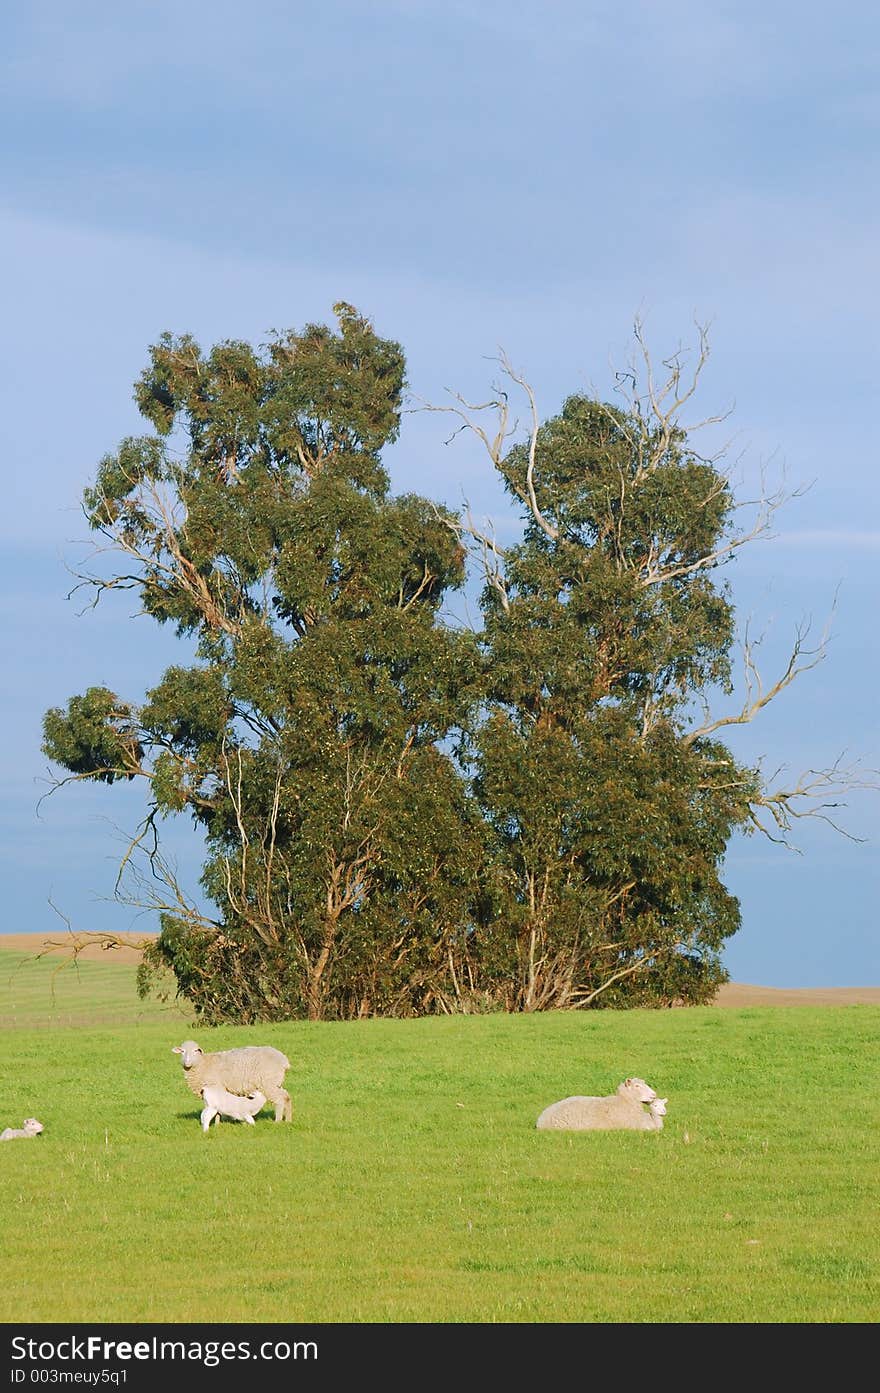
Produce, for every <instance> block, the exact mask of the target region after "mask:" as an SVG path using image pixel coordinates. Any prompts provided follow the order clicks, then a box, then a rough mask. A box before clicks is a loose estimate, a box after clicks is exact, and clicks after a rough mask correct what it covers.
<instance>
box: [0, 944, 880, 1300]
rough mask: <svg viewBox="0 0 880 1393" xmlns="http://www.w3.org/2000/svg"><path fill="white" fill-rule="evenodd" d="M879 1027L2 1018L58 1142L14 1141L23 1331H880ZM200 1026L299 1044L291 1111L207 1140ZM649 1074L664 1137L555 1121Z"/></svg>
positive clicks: (698, 1015)
mask: <svg viewBox="0 0 880 1393" xmlns="http://www.w3.org/2000/svg"><path fill="white" fill-rule="evenodd" d="M96 966H101V964H96ZM96 980H97V979H96ZM134 1009H137V1007H135V1008H134ZM4 1014H5V1013H4ZM878 1032H880V1009H878V1008H877V1007H874V1006H849V1007H841V1008H838V1007H821V1008H807V1007H797V1008H789V1009H785V1008H778V1007H776V1008H750V1009H743V1010H729V1009H725V1010H721V1009H719V1008H713V1007H705V1008H696V1009H691V1010H683V1011H658V1012H651V1011H632V1012H597V1013H592V1014H568V1013H554V1014H548V1015H541V1016H521V1017H505V1016H488V1017H458V1018H443V1019H430V1020H419V1021H363V1022H352V1023H346V1024H310V1023H307V1022H297V1023H291V1024H288V1025H277V1026H269V1027H258V1028H254V1029H244V1028H242V1029H232V1028H224V1029H223V1030H218V1031H208V1030H195V1031H194V1029H193V1028H192V1027H191V1026H186V1025H185V1024H184V1023H182V1022H180V1021H179V1020H169V1019H167V1018H165V1019H155V1018H154V1019H146V1018H143V1017H142V1018H141V1019H139V1020H137V1021H136V1022H132V1023H130V1024H128V1025H125V1026H116V1027H114V1028H106V1027H105V1028H101V1029H88V1028H80V1029H76V1030H70V1029H60V1028H56V1027H50V1028H45V1027H44V1028H42V1029H39V1030H24V1029H14V1030H5V1031H2V1032H0V1050H2V1058H3V1069H2V1080H3V1082H2V1085H0V1098H2V1110H0V1126H2V1125H8V1124H9V1123H12V1124H14V1125H20V1123H21V1119H22V1118H23V1117H24V1116H26V1115H29V1114H34V1115H36V1116H37V1117H39V1118H40V1119H41V1120H42V1121H43V1122H44V1123H45V1126H46V1131H45V1133H44V1135H43V1136H42V1137H40V1138H37V1139H35V1140H33V1141H22V1142H12V1143H6V1144H3V1145H0V1213H2V1215H3V1222H2V1228H0V1232H2V1245H0V1246H2V1248H3V1250H4V1253H5V1256H4V1258H3V1267H4V1280H3V1283H2V1289H0V1320H2V1321H4V1322H9V1321H15V1320H27V1321H37V1322H45V1321H74V1322H84V1321H89V1320H98V1319H100V1320H102V1321H105V1322H106V1321H209V1322H212V1323H218V1322H227V1321H228V1322H234V1321H245V1322H250V1321H266V1322H285V1321H292V1322H308V1321H358V1322H360V1321H370V1322H388V1321H407V1322H408V1321H429V1322H444V1321H447V1322H448V1321H454V1322H477V1321H479V1322H492V1321H517V1322H551V1321H566V1322H570V1321H578V1322H873V1321H875V1320H876V1319H877V1315H878V1312H880V1280H878V1278H880V1272H878V1260H880V1250H878V1244H877V1213H878V1199H880V1195H878V1188H880V1127H878V1122H880V1116H878V1105H877V1103H876V1101H875V1099H876V1080H877V1077H878V1047H877V1042H878ZM193 1033H195V1034H196V1035H197V1036H198V1037H199V1038H200V1039H201V1040H202V1043H203V1044H205V1045H206V1046H208V1047H223V1046H228V1045H232V1044H240V1043H247V1042H267V1043H272V1044H275V1045H278V1046H280V1047H281V1048H282V1049H284V1050H285V1051H286V1052H287V1054H288V1055H289V1057H290V1059H291V1060H292V1061H293V1067H292V1068H291V1070H290V1072H289V1074H288V1076H287V1083H288V1087H289V1089H290V1091H291V1093H292V1095H293V1099H294V1121H293V1124H292V1125H287V1126H276V1125H275V1124H274V1123H273V1122H272V1121H271V1119H270V1116H269V1115H268V1114H263V1115H261V1117H260V1118H259V1119H258V1121H257V1125H256V1127H255V1128H250V1127H244V1126H241V1125H236V1124H233V1123H229V1122H227V1123H223V1124H221V1125H220V1126H219V1127H218V1128H212V1129H211V1131H210V1133H209V1134H208V1135H203V1134H202V1132H201V1130H200V1127H199V1123H198V1111H199V1102H198V1100H197V1099H196V1098H194V1097H193V1096H192V1094H190V1093H189V1092H188V1091H187V1089H186V1087H185V1084H184V1081H183V1076H182V1070H181V1069H180V1065H179V1062H178V1060H177V1058H176V1057H175V1056H174V1055H172V1054H171V1046H172V1045H174V1044H176V1043H178V1041H179V1040H180V1039H182V1038H184V1037H185V1036H187V1035H191V1034H193ZM631 1073H635V1074H640V1075H642V1076H643V1077H646V1078H647V1079H648V1080H649V1081H650V1082H651V1083H652V1084H654V1086H655V1087H656V1088H657V1089H658V1091H659V1092H660V1093H661V1094H663V1095H666V1096H668V1098H669V1112H668V1115H667V1118H666V1126H665V1128H664V1130H663V1131H662V1132H660V1133H630V1132H624V1133H594V1134H592V1135H590V1134H581V1135H571V1134H565V1133H559V1134H553V1133H544V1132H537V1131H536V1130H535V1127H534V1121H535V1118H536V1116H537V1114H538V1112H539V1111H540V1109H541V1108H542V1107H543V1106H544V1105H545V1104H546V1103H548V1102H550V1101H552V1100H553V1099H555V1098H559V1097H562V1096H564V1095H566V1094H569V1093H575V1092H606V1091H610V1090H611V1089H613V1088H614V1086H615V1085H616V1084H617V1082H618V1081H619V1080H620V1079H621V1078H623V1077H624V1076H625V1075H626V1074H631Z"/></svg>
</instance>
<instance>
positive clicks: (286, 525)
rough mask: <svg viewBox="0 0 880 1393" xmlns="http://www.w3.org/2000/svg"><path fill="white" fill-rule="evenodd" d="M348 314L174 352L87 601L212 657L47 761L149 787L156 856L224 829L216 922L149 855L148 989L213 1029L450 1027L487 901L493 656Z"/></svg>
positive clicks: (74, 709)
mask: <svg viewBox="0 0 880 1393" xmlns="http://www.w3.org/2000/svg"><path fill="white" fill-rule="evenodd" d="M336 314H337V317H338V331H337V332H333V331H331V330H330V329H328V328H327V327H325V326H320V325H309V326H307V327H306V328H305V329H304V330H303V331H302V332H300V333H294V332H291V333H288V334H284V335H279V336H276V337H274V338H273V339H272V341H271V342H270V344H269V345H268V347H267V349H266V350H265V351H264V352H262V353H258V352H256V351H255V350H254V349H253V348H252V347H251V346H250V345H248V344H245V343H236V342H228V343H222V344H219V345H218V346H217V347H215V348H214V349H213V350H212V351H211V352H209V353H207V354H205V353H203V352H202V351H201V349H200V348H199V346H198V345H197V344H196V343H195V342H194V341H193V340H192V339H191V338H188V337H183V338H172V337H171V336H168V335H165V336H163V338H162V339H161V340H160V342H159V343H158V344H157V345H156V346H155V347H154V348H153V349H152V350H151V352H150V362H149V365H148V367H147V369H146V370H145V372H144V373H143V375H142V376H141V378H140V380H139V381H138V383H137V385H136V388H135V397H136V400H137V404H138V406H139V408H140V410H141V412H142V414H143V415H144V417H145V418H146V419H147V421H148V422H149V423H150V425H151V426H152V427H153V432H152V433H150V434H147V435H145V436H141V437H138V438H136V439H127V440H125V441H123V442H122V444H121V446H120V447H119V449H118V450H117V451H116V452H115V453H113V454H112V455H108V456H107V457H106V458H105V459H104V460H103V461H102V462H101V465H100V467H99V469H98V474H97V479H96V482H95V484H94V487H92V488H90V489H89V490H88V491H87V493H86V496H85V504H86V509H87V513H88V517H89V521H90V523H91V526H92V527H93V528H94V529H95V530H96V531H97V532H98V533H99V534H101V536H102V537H103V539H104V541H105V542H106V545H107V549H108V550H109V553H110V555H111V556H112V557H113V558H116V560H117V561H118V560H119V559H120V558H121V560H122V563H123V564H122V565H117V566H116V568H115V569H114V570H113V571H112V573H111V574H110V575H109V576H107V575H106V573H105V574H104V575H103V577H93V578H92V579H91V582H90V583H91V584H93V585H94V586H95V587H96V588H97V591H98V593H99V594H100V593H101V592H103V591H105V590H109V589H114V588H117V587H119V586H125V587H132V588H134V589H135V590H136V591H137V592H138V595H139V597H140V600H141V604H142V606H143V609H144V610H145V611H146V612H147V613H148V614H150V615H152V616H153V617H154V618H155V619H156V620H157V621H158V622H159V623H163V624H164V623H170V624H173V625H174V626H175V628H176V630H177V632H178V633H179V634H181V635H191V636H193V637H194V638H195V640H196V644H197V661H196V662H195V663H194V664H193V665H191V666H187V667H184V666H174V667H171V668H170V669H169V670H168V671H167V672H166V673H165V674H164V676H163V677H162V679H161V681H160V682H159V683H158V685H157V686H156V687H154V688H153V689H152V690H151V691H149V692H148V693H147V694H146V697H145V699H144V700H143V701H141V702H139V703H134V702H131V701H126V700H123V699H121V698H119V697H118V696H116V695H115V694H114V693H111V692H109V691H107V690H106V689H103V688H91V689H89V690H88V691H87V692H86V693H85V694H84V695H82V696H77V697H74V698H73V699H72V700H71V701H70V702H69V703H68V705H67V707H66V709H58V708H56V709H53V710H51V711H49V712H48V713H47V715H46V717H45V723H44V724H45V743H44V749H45V751H46V753H47V754H48V755H49V756H50V757H51V758H52V759H53V760H54V761H56V762H57V763H58V764H60V765H62V766H63V767H64V768H65V769H66V770H68V771H69V773H70V774H71V775H72V776H74V777H77V778H87V779H93V780H102V781H105V782H108V783H112V782H113V781H115V780H117V779H133V778H143V779H144V780H145V781H146V786H147V787H148V789H149V798H150V809H149V812H148V815H147V819H146V821H145V824H144V827H143V829H142V834H143V835H142V839H141V846H142V847H144V846H147V845H148V838H149V837H152V835H153V833H154V832H155V830H156V827H157V819H161V818H162V817H164V816H167V815H171V814H175V813H184V812H186V813H189V814H190V815H191V816H192V818H193V819H195V821H196V822H197V823H198V824H199V825H200V826H201V827H202V828H203V829H204V832H205V836H206V843H207V848H208V856H207V861H206V864H205V868H204V874H203V878H202V882H203V888H204V890H205V891H206V893H207V895H208V897H209V899H210V900H211V901H212V903H213V904H214V905H215V906H216V907H217V910H218V913H217V916H216V918H212V919H209V918H206V917H204V916H203V915H202V914H200V913H199V912H198V911H197V910H196V909H195V908H194V907H192V905H191V904H190V903H189V901H188V900H187V898H186V895H185V893H184V891H183V889H182V887H180V886H178V885H177V883H176V881H175V879H174V877H173V876H172V875H171V873H170V871H169V868H168V865H167V862H165V861H164V860H162V858H161V853H160V852H159V851H158V850H157V849H156V845H155V843H152V844H151V852H150V854H151V855H152V858H153V870H154V872H156V873H157V875H158V880H159V882H160V883H161V882H164V891H163V893H162V894H161V895H154V896H153V899H154V902H156V903H157V904H158V907H159V908H160V910H161V911H162V913H161V934H160V936H159V938H158V941H157V943H156V944H155V946H153V947H151V948H150V949H149V950H148V953H147V959H146V965H145V970H144V982H145V983H147V982H148V981H149V976H150V972H151V970H154V969H158V968H159V967H161V966H163V965H164V966H170V967H171V968H172V969H173V971H174V973H175V975H176V978H177V982H178V985H179V987H180V989H181V991H182V992H183V993H184V994H185V995H186V996H187V997H189V999H190V1000H191V1001H192V1002H194V1004H195V1005H196V1007H197V1008H198V1010H199V1011H200V1012H201V1013H202V1014H203V1016H204V1017H205V1018H206V1019H208V1020H216V1019H222V1018H225V1017H229V1016H232V1017H235V1018H237V1019H241V1020H259V1019H266V1018H271V1017H285V1016H290V1015H300V1014H304V1015H308V1016H310V1017H312V1018H319V1017H325V1016H351V1015H356V1014H369V1013H374V1012H383V1011H402V1012H409V1011H417V1010H430V1009H440V1006H439V1005H438V1003H439V1002H444V1001H445V1000H446V996H447V994H449V995H452V996H454V989H452V988H451V987H450V979H451V977H452V978H453V979H454V978H455V975H456V963H458V966H459V968H460V969H462V967H463V958H462V954H464V955H466V952H467V944H466V941H465V938H464V937H463V935H462V934H461V931H460V929H461V925H462V923H467V922H468V920H469V918H470V916H471V913H472V911H471V908H470V905H471V903H472V902H473V901H475V899H477V898H478V897H479V885H478V872H479V870H480V867H481V861H482V844H483V827H482V823H481V820H480V818H479V817H478V816H477V815H476V814H475V810H474V809H473V807H472V805H471V802H470V800H469V798H468V795H467V790H466V789H465V787H464V785H463V784H462V781H461V779H460V777H459V775H458V773H457V770H456V767H455V765H454V763H453V760H452V757H451V754H450V753H449V748H448V746H449V742H450V741H451V740H452V739H453V737H454V734H455V731H456V730H457V729H458V728H460V727H461V725H462V724H463V723H465V722H466V720H467V716H468V709H469V705H470V703H471V701H472V700H473V694H474V692H475V690H476V686H477V680H478V675H479V670H480V662H479V655H478V653H477V649H476V644H475V642H474V640H473V638H472V637H471V636H469V635H467V634H464V633H458V632H455V631H453V630H451V629H449V628H447V627H445V626H444V625H442V624H441V623H439V622H438V609H439V607H440V605H441V603H442V601H443V598H444V595H445V594H446V592H447V591H448V590H450V589H455V588H456V587H460V586H461V585H462V583H463V581H464V559H465V557H464V551H463V549H462V547H461V546H460V544H459V543H458V542H457V540H456V539H455V537H454V535H453V533H452V532H451V531H450V528H449V526H448V518H446V517H445V516H444V514H443V512H442V510H438V509H436V508H435V507H434V506H433V505H432V504H430V503H429V502H427V501H426V500H424V499H421V498H418V497H416V496H413V495H408V496H404V497H391V496H390V495H389V482H388V477H387V474H386V471H385V469H384V468H383V466H382V463H381V458H380V455H381V450H382V448H383V446H384V445H386V444H387V443H388V442H389V441H391V440H393V439H395V437H396V435H397V432H398V428H399V419H400V405H401V396H402V392H403V389H404V358H403V353H402V351H401V349H400V347H399V345H398V344H397V343H394V342H391V341H389V340H387V339H382V338H380V337H379V336H377V334H376V333H375V332H374V330H373V328H372V326H371V325H370V324H369V323H368V321H367V320H365V319H364V318H363V317H362V316H360V315H359V314H358V313H356V311H355V310H353V309H352V308H351V307H350V306H348V305H345V304H340V305H337V306H336ZM154 883H155V881H154ZM465 980H467V979H466V977H465Z"/></svg>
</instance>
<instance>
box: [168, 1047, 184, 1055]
mask: <svg viewBox="0 0 880 1393" xmlns="http://www.w3.org/2000/svg"><path fill="white" fill-rule="evenodd" d="M171 1053H172V1054H183V1050H182V1049H181V1048H180V1046H179V1045H172V1046H171Z"/></svg>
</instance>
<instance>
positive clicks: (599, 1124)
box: [535, 1078, 662, 1132]
mask: <svg viewBox="0 0 880 1393" xmlns="http://www.w3.org/2000/svg"><path fill="white" fill-rule="evenodd" d="M656 1097H657V1094H656V1092H655V1090H654V1089H653V1088H651V1086H650V1084H647V1083H645V1080H644V1079H637V1078H630V1079H624V1080H623V1083H620V1084H618V1085H617V1091H616V1092H615V1093H609V1094H607V1095H605V1096H604V1097H593V1096H588V1095H582V1094H575V1095H574V1096H573V1097H571V1098H561V1099H560V1100H559V1102H558V1103H551V1104H550V1106H549V1107H546V1108H545V1109H544V1111H543V1112H542V1113H541V1115H540V1116H539V1118H538V1120H537V1122H536V1123H535V1126H536V1127H538V1128H539V1129H540V1130H541V1131H562V1132H610V1131H612V1130H616V1129H618V1128H627V1129H630V1130H632V1131H646V1130H649V1129H650V1128H651V1125H652V1124H651V1118H650V1114H648V1113H646V1112H645V1110H644V1108H643V1107H642V1104H643V1103H652V1102H653V1101H654V1100H655V1099H656ZM661 1125H662V1124H661Z"/></svg>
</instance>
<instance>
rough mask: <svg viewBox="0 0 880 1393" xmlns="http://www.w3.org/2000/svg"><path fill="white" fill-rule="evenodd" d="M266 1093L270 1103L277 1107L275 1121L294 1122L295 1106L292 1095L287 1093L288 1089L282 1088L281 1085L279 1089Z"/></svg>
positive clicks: (266, 1090) (266, 1091)
mask: <svg viewBox="0 0 880 1393" xmlns="http://www.w3.org/2000/svg"><path fill="white" fill-rule="evenodd" d="M264 1091H265V1094H266V1098H267V1100H268V1102H270V1103H274V1105H275V1121H276V1122H290V1121H292V1119H293V1104H292V1103H291V1101H290V1094H289V1093H288V1092H287V1089H286V1088H282V1087H281V1086H280V1084H279V1086H278V1088H275V1089H272V1090H271V1091H270V1090H269V1089H265V1090H264Z"/></svg>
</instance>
